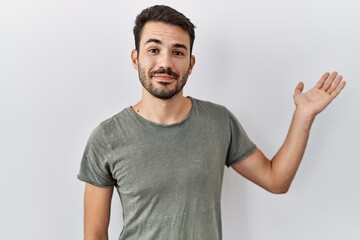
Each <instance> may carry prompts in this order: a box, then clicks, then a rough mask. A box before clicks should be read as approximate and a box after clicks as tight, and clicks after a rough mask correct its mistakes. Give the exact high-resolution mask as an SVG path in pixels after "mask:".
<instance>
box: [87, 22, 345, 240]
mask: <svg viewBox="0 0 360 240" xmlns="http://www.w3.org/2000/svg"><path fill="white" fill-rule="evenodd" d="M189 49H190V38H189V35H188V34H187V33H186V32H185V31H184V30H182V29H181V28H179V27H176V26H172V25H168V24H164V23H159V22H148V23H147V24H146V25H145V26H144V29H143V32H142V36H141V40H140V48H139V52H138V51H136V50H133V51H132V53H131V59H132V64H133V66H134V68H135V69H136V70H137V71H138V72H139V78H140V81H141V83H142V85H143V87H142V97H141V100H140V101H139V102H138V103H137V104H135V105H134V106H133V109H134V111H136V112H137V113H138V114H139V115H141V116H142V117H144V118H145V119H147V120H150V121H153V122H156V123H161V124H173V123H176V122H179V121H181V120H182V119H184V118H185V117H186V116H187V115H188V114H189V113H190V110H191V100H190V99H188V98H186V97H184V96H183V89H182V85H184V84H185V82H186V79H187V76H188V75H190V74H191V71H192V69H193V67H194V64H195V57H194V56H192V55H191V54H190V52H189ZM159 69H170V70H171V72H174V73H176V76H177V77H174V76H172V75H171V74H166V73H161V74H152V72H154V71H157V70H159ZM345 84H346V83H345V81H343V78H342V76H341V75H339V74H338V73H337V72H333V73H331V74H330V73H325V74H324V75H323V76H322V77H321V78H320V80H319V81H318V82H317V83H316V85H315V86H314V87H313V88H311V89H310V90H308V91H307V92H303V89H304V84H303V83H301V82H300V83H299V84H298V85H297V86H296V88H295V91H294V96H293V98H294V103H295V112H294V115H293V119H292V121H291V124H290V128H289V131H288V134H287V136H286V138H285V141H284V143H283V144H282V146H281V147H280V149H279V150H278V152H277V153H276V154H275V156H274V157H273V158H272V159H268V158H267V157H266V156H265V155H264V154H263V153H262V151H261V150H260V149H258V148H257V149H255V151H254V152H253V153H252V154H250V155H249V156H248V157H246V158H245V159H243V160H242V161H238V162H236V163H234V164H232V165H231V167H232V168H233V169H234V170H235V171H236V172H238V173H239V174H240V175H242V176H244V177H245V178H247V179H248V180H250V181H252V182H254V183H255V184H257V185H259V186H260V187H262V188H264V189H266V190H267V191H269V192H272V193H276V194H281V193H286V192H287V191H288V189H289V188H290V185H291V182H292V180H293V179H294V177H295V174H296V171H297V169H298V167H299V165H300V162H301V159H302V157H303V155H304V152H305V148H306V144H307V142H308V138H309V134H310V129H311V126H312V123H313V121H314V119H315V117H316V116H317V114H319V113H320V112H321V111H322V110H324V109H325V108H326V107H327V106H328V105H329V104H330V103H331V102H332V101H333V100H334V99H335V98H336V97H337V96H338V94H339V93H340V92H341V90H342V89H343V88H344V87H345ZM150 86H151V87H150ZM150 88H151V89H150ZM159 93H164V94H165V95H166V94H167V95H168V96H170V95H172V94H173V93H175V94H173V95H172V96H171V97H170V98H167V99H162V98H159V97H156V96H154V95H156V94H159ZM170 93H171V94H170ZM112 193H113V188H112V187H111V188H99V187H96V186H93V185H90V184H86V189H85V239H86V240H95V239H99V240H100V239H101V240H103V239H108V237H107V229H108V225H109V218H110V203H111V197H112Z"/></svg>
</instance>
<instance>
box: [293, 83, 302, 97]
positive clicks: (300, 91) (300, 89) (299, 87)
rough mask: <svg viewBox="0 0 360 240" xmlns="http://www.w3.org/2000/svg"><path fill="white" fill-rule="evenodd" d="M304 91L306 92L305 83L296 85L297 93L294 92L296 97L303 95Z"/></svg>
mask: <svg viewBox="0 0 360 240" xmlns="http://www.w3.org/2000/svg"><path fill="white" fill-rule="evenodd" d="M303 90H304V83H303V82H299V83H298V84H297V85H296V88H295V92H294V96H295V95H297V94H301V93H302V91H303Z"/></svg>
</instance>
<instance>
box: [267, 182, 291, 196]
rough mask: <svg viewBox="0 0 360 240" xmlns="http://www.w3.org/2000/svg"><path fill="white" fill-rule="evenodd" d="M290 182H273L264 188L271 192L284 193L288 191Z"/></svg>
mask: <svg viewBox="0 0 360 240" xmlns="http://www.w3.org/2000/svg"><path fill="white" fill-rule="evenodd" d="M290 185H291V183H283V184H273V185H272V186H269V187H268V188H267V189H266V190H267V191H269V192H270V193H273V194H285V193H287V192H288V191H289V189H290Z"/></svg>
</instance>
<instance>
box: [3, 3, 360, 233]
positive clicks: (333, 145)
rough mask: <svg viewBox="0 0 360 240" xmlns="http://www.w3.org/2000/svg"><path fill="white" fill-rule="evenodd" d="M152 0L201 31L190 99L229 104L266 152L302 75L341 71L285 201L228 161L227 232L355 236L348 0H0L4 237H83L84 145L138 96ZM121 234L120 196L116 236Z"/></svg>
mask: <svg viewBox="0 0 360 240" xmlns="http://www.w3.org/2000/svg"><path fill="white" fill-rule="evenodd" d="M159 3H161V4H166V5H170V6H172V7H174V8H176V9H178V10H179V11H180V12H183V13H184V14H185V15H186V16H188V17H189V18H190V19H191V20H192V21H193V22H194V23H195V25H196V26H197V28H196V40H195V45H194V55H195V56H196V57H197V63H196V66H195V69H194V71H193V74H192V75H191V76H190V78H189V81H188V84H187V86H186V88H185V94H186V95H189V96H193V97H196V98H200V99H203V100H209V101H213V102H216V103H219V104H222V105H225V106H227V107H228V108H229V109H230V110H231V111H232V112H233V113H234V114H235V115H236V116H237V117H238V119H239V120H240V122H241V123H242V125H243V127H244V128H245V129H246V131H247V133H248V135H249V136H250V137H251V139H252V140H253V141H254V142H255V143H256V144H257V145H258V147H260V148H261V149H262V150H263V151H264V153H265V154H266V155H267V156H268V157H272V156H273V155H274V154H275V153H276V151H277V149H278V148H279V147H280V145H281V144H282V142H283V140H284V138H285V135H286V133H287V130H288V126H289V123H290V120H291V117H292V114H293V111H294V105H293V100H292V94H293V90H294V88H295V86H296V84H297V83H298V82H299V81H303V82H304V83H305V90H307V89H309V88H310V87H312V86H313V85H314V84H315V82H316V81H317V80H318V79H319V78H320V76H321V75H322V74H323V73H324V72H326V71H334V70H336V71H339V72H340V73H341V74H342V75H343V76H344V78H345V79H346V80H347V82H348V85H347V87H346V88H345V89H344V91H343V92H342V93H341V95H339V96H338V98H337V99H336V100H335V101H334V102H333V103H332V105H330V106H329V107H328V108H327V109H326V110H325V111H324V112H322V113H321V115H319V116H318V118H317V119H316V121H315V123H314V125H313V128H312V132H311V137H310V140H309V143H308V148H307V152H306V154H305V156H304V159H303V163H302V165H301V167H300V169H299V171H298V173H297V176H296V178H295V181H294V182H293V185H292V187H291V189H290V191H289V192H288V193H287V194H286V195H273V194H270V193H268V192H266V191H265V190H263V189H261V188H259V187H257V186H256V185H254V184H252V183H250V182H248V181H247V180H246V179H244V178H242V177H241V176H239V175H238V174H236V173H235V172H234V171H233V170H232V169H231V168H230V169H227V168H226V170H225V177H224V183H223V192H222V218H223V237H224V239H225V240H239V239H244V240H263V239H267V240H275V239H276V240H289V239H290V240H304V239H310V240H312V239H315V240H319V239H324V240H325V239H326V240H339V239H346V240H357V239H360V205H359V202H360V186H359V183H360V174H359V169H360V154H359V140H357V139H358V137H359V134H360V129H359V123H360V112H359V111H360V108H359V102H360V92H359V91H360V83H359V80H360V78H359V76H358V68H359V64H360V59H359V58H360V47H359V43H360V31H359V27H360V25H359V24H360V15H359V12H360V3H359V2H358V1H356V0H353V1H351V0H342V1H326V0H318V1H317V0H311V1H310V0H302V1H287V0H273V1H268V0H242V1H230V0H222V1H195V0H193V1H149V0H143V1H120V0H118V1H114V0H108V1H100V0H97V1H95V0H62V1H61V0H52V1H48V0H32V1H27V0H22V1H21V0H0V81H1V85H0V114H1V118H0V121H1V124H0V151H1V155H0V158H1V167H0V184H1V185H0V187H1V188H0V189H1V192H0V193H1V197H0V226H1V227H0V228H1V229H0V239H16V240H17V239H34V240H48V239H52V240H64V239H82V237H83V190H84V183H83V182H81V181H79V180H77V178H76V176H77V173H78V171H79V167H80V161H81V157H82V153H83V151H84V147H85V144H86V141H87V139H88V137H89V135H90V133H91V131H92V130H93V129H94V128H95V127H96V126H97V125H98V124H99V123H100V122H101V121H103V120H105V119H107V118H109V117H111V116H113V115H114V114H116V113H118V112H119V111H121V110H122V109H123V108H125V107H128V106H130V105H133V104H135V103H136V102H137V101H138V100H139V98H140V90H141V88H140V84H139V81H138V78H137V72H136V71H135V70H134V69H133V68H132V65H131V62H130V52H131V50H132V49H133V48H134V41H133V35H132V28H133V23H134V20H135V16H136V15H137V14H138V13H139V12H140V11H141V10H142V9H144V8H146V7H148V6H151V5H154V4H159ZM121 230H122V212H121V205H120V201H119V198H118V196H117V193H116V192H114V196H113V202H112V214H111V224H110V230H109V232H110V239H117V238H118V236H119V234H120V232H121Z"/></svg>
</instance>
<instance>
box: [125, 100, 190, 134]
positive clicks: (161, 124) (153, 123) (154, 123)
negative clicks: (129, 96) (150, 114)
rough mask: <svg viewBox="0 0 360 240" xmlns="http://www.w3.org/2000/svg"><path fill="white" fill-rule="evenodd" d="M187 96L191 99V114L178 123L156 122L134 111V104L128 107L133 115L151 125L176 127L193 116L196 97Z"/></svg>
mask: <svg viewBox="0 0 360 240" xmlns="http://www.w3.org/2000/svg"><path fill="white" fill-rule="evenodd" d="M187 98H189V99H190V100H191V109H190V112H189V114H188V115H187V116H186V117H185V118H183V119H182V120H180V121H179V122H176V123H171V124H164V123H156V122H153V121H150V120H147V119H146V118H144V117H142V116H140V115H139V114H137V113H136V112H135V111H134V109H133V108H132V106H130V107H128V111H129V112H130V113H131V114H132V115H134V116H135V117H136V118H137V119H139V120H140V121H142V122H145V123H147V124H150V125H152V126H156V127H164V128H169V127H174V126H177V125H180V124H182V123H184V122H185V121H186V120H188V119H189V118H190V117H191V115H192V113H193V111H194V103H195V101H194V99H193V98H192V97H190V96H187Z"/></svg>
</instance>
